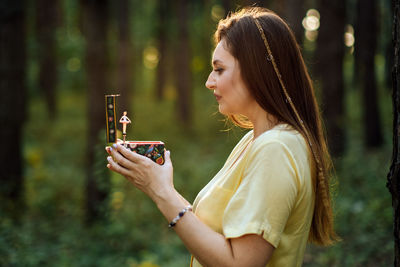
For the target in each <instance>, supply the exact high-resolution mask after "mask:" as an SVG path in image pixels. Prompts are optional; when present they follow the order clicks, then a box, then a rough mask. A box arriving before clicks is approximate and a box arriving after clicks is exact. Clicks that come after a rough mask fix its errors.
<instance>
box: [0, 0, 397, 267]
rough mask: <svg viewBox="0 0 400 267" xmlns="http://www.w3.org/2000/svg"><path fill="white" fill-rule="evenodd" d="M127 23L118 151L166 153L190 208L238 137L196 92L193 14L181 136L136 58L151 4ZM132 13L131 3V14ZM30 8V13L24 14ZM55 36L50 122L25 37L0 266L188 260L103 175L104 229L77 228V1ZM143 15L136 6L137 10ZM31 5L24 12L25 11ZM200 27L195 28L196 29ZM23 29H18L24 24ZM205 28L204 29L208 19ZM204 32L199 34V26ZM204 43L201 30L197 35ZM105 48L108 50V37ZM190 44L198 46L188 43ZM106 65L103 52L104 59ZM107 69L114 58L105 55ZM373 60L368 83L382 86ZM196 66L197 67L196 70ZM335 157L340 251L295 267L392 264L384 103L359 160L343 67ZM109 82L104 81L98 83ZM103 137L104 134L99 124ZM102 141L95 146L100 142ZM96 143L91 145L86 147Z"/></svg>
mask: <svg viewBox="0 0 400 267" xmlns="http://www.w3.org/2000/svg"><path fill="white" fill-rule="evenodd" d="M133 2H134V3H136V4H137V6H136V8H135V9H134V10H133V11H132V12H133V15H132V22H133V25H135V26H134V28H133V29H132V32H133V35H134V40H133V43H134V47H135V48H134V49H135V50H136V55H135V62H136V65H135V76H134V77H135V85H136V86H135V90H134V96H133V98H132V101H131V103H132V106H131V110H130V111H129V114H133V115H132V116H131V119H132V122H133V123H132V125H130V126H128V139H129V140H155V141H156V140H161V141H164V142H165V144H166V148H167V149H168V150H170V151H171V158H172V161H173V164H174V183H175V187H176V188H177V190H178V191H179V192H180V193H181V194H182V195H183V196H184V197H185V198H187V199H188V200H189V201H190V202H193V200H194V198H195V196H196V194H197V193H198V192H199V191H200V189H201V188H202V187H203V186H204V185H205V184H206V183H207V182H208V181H209V180H210V179H211V178H212V177H213V175H214V174H216V172H217V171H218V170H219V168H221V167H222V165H223V163H224V161H225V159H226V158H227V156H228V154H229V152H230V151H231V150H232V148H233V146H234V145H235V144H236V142H237V141H238V140H239V139H240V138H241V136H242V135H243V134H244V131H242V130H240V129H237V128H233V129H231V130H230V131H224V129H226V128H228V126H227V125H225V123H224V121H223V120H224V118H223V117H222V116H221V115H219V114H218V113H217V106H216V103H215V100H214V98H213V96H212V94H211V92H209V90H207V89H206V88H204V79H205V78H206V75H205V74H204V73H205V72H207V70H208V69H209V68H208V67H207V65H208V61H206V60H208V59H207V56H209V54H208V53H209V51H204V50H207V49H204V47H207V46H205V45H203V44H206V43H207V42H208V39H209V38H210V37H211V34H210V35H208V36H207V35H206V33H202V31H203V30H204V29H203V28H204V21H207V19H206V18H207V16H206V15H204V14H203V15H199V14H201V12H200V11H199V10H200V7H198V6H197V7H196V8H197V9H196V12H199V13H198V14H197V13H196V16H195V17H194V18H193V20H192V21H191V24H192V25H191V26H192V27H193V29H194V32H192V33H191V34H192V36H195V37H196V36H200V38H202V39H201V40H200V41H198V40H197V39H196V40H195V41H193V51H194V54H195V55H199V56H198V58H196V56H195V59H194V63H193V65H194V66H193V69H194V73H195V74H196V75H195V87H194V90H193V99H194V102H193V106H192V109H193V112H194V119H193V127H192V129H191V130H190V131H189V132H185V131H183V130H182V128H183V127H182V125H181V124H180V122H179V121H177V120H176V116H175V115H176V114H175V103H174V99H175V97H174V95H173V93H171V92H173V91H174V88H170V89H168V88H167V92H166V100H164V101H162V102H158V103H155V101H154V99H153V95H154V93H153V89H152V86H153V84H154V75H155V71H154V70H149V69H145V68H144V67H143V65H142V61H141V58H140V57H141V53H142V50H143V49H144V48H145V47H146V46H148V45H153V43H154V41H153V40H151V32H152V31H153V30H154V29H153V27H154V25H153V24H152V22H153V21H154V16H155V11H154V6H155V4H156V2H155V1H150V5H145V4H143V3H144V2H143V1H133ZM142 2H143V3H142ZM29 3H31V2H29ZM63 3H64V4H63V8H64V13H65V26H64V27H62V29H61V30H59V32H58V34H57V42H58V45H59V48H58V55H59V74H60V77H59V79H60V82H59V89H61V90H59V91H58V92H59V95H58V108H59V113H58V117H57V118H56V119H55V120H54V121H49V119H48V118H49V116H48V114H47V113H46V107H45V103H44V100H43V99H42V98H41V96H40V94H39V93H38V89H37V85H36V82H35V79H36V78H35V77H36V75H37V62H36V60H37V59H36V55H35V51H36V49H37V45H38V44H37V43H35V41H34V38H33V33H32V31H33V30H32V29H31V28H32V26H30V27H28V32H30V33H29V34H30V35H29V40H28V53H29V55H30V58H29V68H28V78H29V79H28V85H29V88H30V92H31V99H30V104H29V112H28V113H29V118H28V120H27V124H26V125H25V133H24V142H23V143H24V161H25V169H24V173H25V177H26V181H25V198H26V202H27V208H26V210H25V211H24V217H23V219H22V221H21V223H20V224H14V223H13V222H12V220H10V219H8V218H4V217H2V218H0V266H130V267H135V266H137V267H139V266H140V267H146V266H147V267H150V266H153V267H154V266H163V267H164V266H166V267H169V266H170V267H175V266H187V265H188V263H189V259H190V255H189V253H188V252H187V250H186V249H185V247H184V246H183V244H182V243H181V241H180V240H179V238H178V237H177V236H176V235H175V233H174V232H173V231H171V230H169V229H168V227H167V224H168V222H167V221H166V220H165V219H164V218H163V216H162V215H161V214H160V213H159V211H158V210H157V208H156V206H155V205H154V204H153V203H152V202H151V201H150V200H149V199H148V198H147V197H146V196H145V195H144V194H143V193H141V192H140V191H138V190H136V189H135V188H134V187H133V186H132V185H131V184H129V182H127V181H126V180H125V179H124V178H123V177H121V176H119V175H116V174H114V173H112V174H111V184H110V185H105V186H109V187H110V188H109V190H110V197H109V202H108V203H109V209H108V210H107V211H104V212H105V216H106V217H107V220H106V221H105V222H103V223H101V224H98V225H94V226H92V227H87V226H86V225H85V224H84V221H85V219H84V218H85V179H86V174H87V171H88V170H86V169H85V165H86V155H85V150H86V139H87V138H86V136H87V131H88V129H87V121H86V118H87V114H86V103H87V99H86V91H85V89H84V88H85V84H84V79H85V77H84V69H83V66H84V64H83V62H84V60H83V55H84V49H85V44H84V41H83V38H82V35H81V33H80V31H79V27H78V13H79V7H78V1H64V2H63ZM146 3H147V2H146ZM31 5H32V3H31V4H30V6H31ZM201 16H204V17H205V18H202V17H201ZM32 21H33V18H30V19H29V20H28V22H32ZM208 22H209V19H208ZM207 27H208V26H207ZM204 31H205V30H204ZM113 36H114V37H113V38H114V39H113V40H111V41H110V47H111V48H112V49H111V50H113V49H114V48H115V49H116V47H117V45H116V40H115V38H116V37H115V32H114V35H113ZM197 41H198V42H197ZM114 53H115V51H114ZM114 57H115V55H114ZM382 60H383V59H382V57H378V60H377V62H378V64H377V70H378V78H379V79H378V80H379V81H380V84H383V79H382V77H383V76H384V73H383V63H382ZM196 64H197V65H196ZM344 66H345V71H344V74H345V75H344V77H345V82H346V85H347V88H346V94H347V95H346V107H347V111H346V113H347V119H346V121H345V122H344V125H345V128H346V133H347V138H348V142H347V152H346V154H345V155H344V156H343V157H341V158H338V159H336V160H335V167H336V176H337V182H338V183H337V187H336V191H335V193H334V202H335V211H336V214H337V216H336V218H337V220H336V228H337V231H338V233H339V235H340V236H341V237H342V239H343V241H341V242H339V243H338V244H336V245H335V246H333V247H330V248H318V247H314V246H310V247H309V248H308V250H307V252H306V255H305V259H304V266H389V265H391V264H392V255H393V238H392V208H391V199H390V194H389V192H388V190H387V189H386V187H385V185H386V174H387V172H388V169H389V163H390V155H391V121H392V116H391V108H390V106H391V104H390V103H391V100H390V96H389V92H388V90H387V89H386V88H384V87H382V86H381V87H380V92H379V93H380V101H381V103H380V108H381V112H382V114H381V115H382V116H381V117H382V121H383V128H384V133H385V146H384V147H382V148H379V149H376V150H369V151H368V150H366V149H365V148H364V146H363V142H362V134H361V133H362V123H361V121H362V120H361V114H362V108H361V107H362V103H361V96H360V94H359V92H358V91H356V90H355V89H352V85H351V84H352V82H353V81H352V80H351V76H352V75H351V74H352V70H353V64H352V61H351V58H350V56H348V58H347V59H346V62H345V65H344ZM110 76H111V75H110ZM104 127H105V124H104ZM104 136H105V134H103V137H104ZM94 138H96V137H94ZM98 153H99V154H98V155H97V156H96V157H97V158H98V161H97V164H96V166H97V170H95V171H99V172H103V171H105V170H106V153H105V151H104V150H103V147H99V148H98Z"/></svg>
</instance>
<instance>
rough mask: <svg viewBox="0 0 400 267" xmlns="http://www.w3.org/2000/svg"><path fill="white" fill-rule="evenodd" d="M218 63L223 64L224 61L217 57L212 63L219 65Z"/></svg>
mask: <svg viewBox="0 0 400 267" xmlns="http://www.w3.org/2000/svg"><path fill="white" fill-rule="evenodd" d="M217 64H222V61H221V60H219V59H215V60H213V62H212V64H211V65H213V66H214V65H217Z"/></svg>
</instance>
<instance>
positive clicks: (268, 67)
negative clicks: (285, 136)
mask: <svg viewBox="0 0 400 267" xmlns="http://www.w3.org/2000/svg"><path fill="white" fill-rule="evenodd" d="M255 20H257V22H256V21H255ZM257 23H258V25H259V26H260V29H258V28H257V27H258V26H257ZM260 31H263V34H265V35H264V37H266V39H268V42H267V43H268V44H269V49H270V51H271V53H272V55H273V60H274V64H276V67H277V69H279V71H277V70H275V69H274V66H273V64H271V58H268V56H271V55H269V54H268V51H267V49H266V46H268V45H267V44H265V43H264V42H263V39H262V34H260ZM221 40H223V41H224V42H225V43H226V46H227V49H228V50H229V52H230V53H231V54H232V55H233V56H234V57H235V58H236V60H237V61H238V62H239V66H240V71H241V75H242V79H243V81H244V82H245V84H246V85H247V87H248V88H249V90H250V93H251V94H252V96H253V97H254V99H255V100H256V101H257V103H258V104H259V105H260V106H261V107H262V108H263V109H264V110H265V111H266V112H267V113H269V114H271V115H273V116H275V117H276V118H277V119H278V120H279V121H280V122H284V123H287V124H289V125H291V126H292V127H293V128H294V129H296V130H297V131H298V132H300V133H301V134H302V135H303V136H304V138H305V139H306V141H307V142H308V144H309V148H310V150H311V152H312V155H313V158H314V164H313V168H312V169H313V170H315V173H314V172H313V184H314V192H315V208H314V214H313V219H312V225H311V230H310V235H309V241H310V242H313V243H316V244H318V245H330V244H332V243H333V242H335V241H338V240H339V237H338V236H337V235H336V233H335V231H334V227H333V214H332V206H331V197H330V192H329V187H330V182H329V178H330V176H331V167H332V164H331V158H330V156H329V152H328V149H327V144H326V139H325V136H324V132H323V129H322V123H321V118H320V112H319V108H318V104H317V101H316V98H315V95H314V88H313V85H312V81H311V78H310V76H309V74H308V71H307V67H306V65H305V64H304V61H303V57H302V55H301V52H300V48H299V46H298V44H297V42H296V39H295V37H294V34H293V32H292V31H291V29H290V28H289V26H288V25H287V24H286V23H285V22H284V21H283V20H282V19H281V18H280V17H279V16H278V15H276V14H275V13H273V12H272V11H270V10H268V9H265V8H245V9H242V10H241V11H239V12H235V13H232V14H230V15H228V17H227V18H226V19H223V20H221V21H220V22H219V24H218V28H217V31H216V32H215V41H216V43H218V42H220V41H221ZM265 42H266V41H265ZM279 75H280V77H278V76H279ZM229 117H230V119H231V120H232V121H233V122H234V123H235V124H237V125H239V126H240V127H244V128H252V125H251V122H250V121H249V120H247V118H245V117H244V116H241V115H230V116H229Z"/></svg>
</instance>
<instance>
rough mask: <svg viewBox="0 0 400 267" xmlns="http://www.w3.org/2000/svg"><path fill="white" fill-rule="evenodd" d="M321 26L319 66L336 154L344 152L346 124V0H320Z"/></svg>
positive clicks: (329, 134) (331, 145)
mask: <svg viewBox="0 0 400 267" xmlns="http://www.w3.org/2000/svg"><path fill="white" fill-rule="evenodd" d="M318 4H319V12H320V15H321V26H320V31H319V35H318V40H317V59H318V63H317V66H316V69H317V70H318V75H319V77H320V79H321V83H322V112H323V115H324V119H325V126H326V130H327V137H328V145H329V149H330V151H331V153H332V155H333V156H338V155H340V154H342V153H343V151H344V147H345V140H344V139H345V135H344V130H343V124H344V87H343V86H344V85H343V56H344V43H343V35H344V26H345V14H346V10H345V1H344V0H339V1H330V0H319V2H318Z"/></svg>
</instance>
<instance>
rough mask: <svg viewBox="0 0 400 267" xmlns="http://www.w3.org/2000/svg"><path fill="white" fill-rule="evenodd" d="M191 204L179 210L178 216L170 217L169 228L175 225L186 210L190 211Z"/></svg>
mask: <svg viewBox="0 0 400 267" xmlns="http://www.w3.org/2000/svg"><path fill="white" fill-rule="evenodd" d="M192 210H193V209H192V206H187V207H186V208H184V209H183V210H182V211H181V212H179V213H178V216H176V217H175V218H173V219H172V221H171V222H170V223H169V224H168V227H169V228H172V227H174V226H175V225H176V223H177V222H178V221H179V220H180V219H181V218H182V217H183V215H185V213H186V212H188V211H192Z"/></svg>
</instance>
